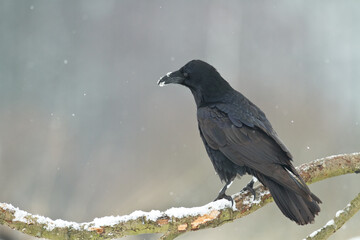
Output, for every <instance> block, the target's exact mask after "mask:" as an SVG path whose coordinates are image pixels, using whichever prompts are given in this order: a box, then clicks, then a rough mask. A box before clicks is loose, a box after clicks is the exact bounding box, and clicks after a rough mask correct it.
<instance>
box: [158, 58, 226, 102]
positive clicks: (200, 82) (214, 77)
mask: <svg viewBox="0 0 360 240" xmlns="http://www.w3.org/2000/svg"><path fill="white" fill-rule="evenodd" d="M170 83H177V84H180V85H183V86H186V87H188V88H189V89H190V90H191V92H192V93H193V95H194V98H195V102H196V104H197V106H201V105H203V104H207V103H211V102H217V101H219V99H220V98H221V97H222V96H223V95H224V94H226V93H227V92H228V91H229V90H230V89H232V88H231V87H230V85H229V84H228V83H227V82H226V81H225V80H224V79H223V78H222V77H221V76H220V74H219V73H218V72H217V71H216V69H215V68H214V67H213V66H211V65H210V64H208V63H206V62H204V61H201V60H192V61H190V62H188V63H187V64H185V66H183V67H181V68H180V69H179V70H177V71H174V72H169V73H167V74H166V75H165V76H163V77H162V78H160V79H159V81H158V85H159V86H161V87H163V86H165V85H167V84H170Z"/></svg>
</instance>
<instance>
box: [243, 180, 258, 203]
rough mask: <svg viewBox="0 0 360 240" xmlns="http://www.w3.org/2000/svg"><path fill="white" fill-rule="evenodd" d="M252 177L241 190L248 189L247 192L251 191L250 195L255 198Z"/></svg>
mask: <svg viewBox="0 0 360 240" xmlns="http://www.w3.org/2000/svg"><path fill="white" fill-rule="evenodd" d="M254 183H255V181H254V178H253V179H251V181H250V182H249V183H248V184H247V185H246V186H245V187H244V188H243V189H242V190H243V191H245V190H248V191H249V192H251V193H252V195H253V196H254V200H255V199H256V192H255V189H254Z"/></svg>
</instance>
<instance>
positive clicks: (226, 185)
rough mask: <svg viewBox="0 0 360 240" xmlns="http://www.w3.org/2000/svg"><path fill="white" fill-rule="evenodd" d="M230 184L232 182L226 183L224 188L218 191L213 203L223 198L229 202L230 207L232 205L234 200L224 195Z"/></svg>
mask: <svg viewBox="0 0 360 240" xmlns="http://www.w3.org/2000/svg"><path fill="white" fill-rule="evenodd" d="M232 183H233V180H232V181H227V182H226V184H225V186H224V187H223V188H222V189H221V190H220V192H219V195H218V196H217V198H215V200H214V202H215V201H217V200H220V199H223V198H225V199H227V200H229V201H230V202H231V206H232V205H234V200H233V199H232V197H231V196H229V195H226V194H225V192H226V190H227V189H228V188H229V187H230V185H231V184H232Z"/></svg>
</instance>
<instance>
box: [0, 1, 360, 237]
mask: <svg viewBox="0 0 360 240" xmlns="http://www.w3.org/2000/svg"><path fill="white" fill-rule="evenodd" d="M359 23H360V2H359V1H356V0H353V1H333V0H330V1H300V0H294V1H237V0H232V1H230V0H229V1H205V0H199V1H180V0H174V1H164V0H163V1H161V0H154V1H146V0H137V1H133V0H122V1H115V0H106V1H96V0H91V1H90V0H86V1H85V0H83V1H34V0H17V1H11V0H0V183H1V184H0V202H7V203H11V204H13V205H14V206H17V207H19V208H20V209H23V210H25V211H28V212H30V213H34V214H40V215H45V216H47V217H50V218H52V219H57V218H61V219H65V220H71V221H77V222H85V221H91V220H93V218H95V217H102V216H107V215H125V214H130V213H131V212H133V211H135V210H143V211H149V210H152V209H158V210H166V209H167V208H170V207H180V206H184V207H192V206H201V205H204V204H206V203H208V202H210V201H212V200H213V199H214V198H215V197H216V196H217V194H218V191H219V190H220V188H221V187H222V186H223V184H222V183H221V182H220V180H219V178H218V176H216V175H215V174H214V173H215V171H214V169H213V167H212V164H211V162H210V160H209V158H208V156H207V154H206V152H205V149H204V146H203V143H202V142H201V139H200V136H199V133H198V129H197V121H196V108H195V103H194V100H193V97H192V95H191V93H190V91H189V90H188V89H185V88H184V87H181V86H176V85H171V86H167V87H166V88H159V87H158V86H157V84H156V82H157V80H158V79H159V78H160V77H161V76H163V75H164V74H166V73H167V72H169V71H173V70H176V69H179V68H180V67H181V66H183V65H184V64H185V63H186V62H188V61H189V60H192V59H202V60H204V61H207V62H209V63H210V64H212V65H213V66H214V67H215V68H217V70H218V71H219V72H220V74H221V75H222V76H223V77H224V78H225V79H226V80H228V81H229V82H230V84H231V85H232V86H233V87H234V88H235V89H237V90H239V91H240V92H242V93H243V94H244V95H245V96H247V97H248V98H249V99H250V100H251V101H253V102H254V103H255V104H256V105H258V106H259V107H260V108H261V109H262V110H263V111H264V112H265V113H266V115H267V117H268V119H269V120H270V121H271V123H272V125H273V127H274V129H275V130H276V131H277V133H278V135H279V136H280V138H281V139H282V140H283V142H284V143H285V144H286V146H287V147H288V148H289V150H290V151H291V152H292V154H293V156H294V165H295V166H298V165H300V164H301V163H305V162H309V161H312V160H314V159H317V158H322V157H326V156H330V155H334V154H341V153H352V152H357V151H360V142H359V139H360V44H359V43H360V25H359ZM249 180H250V177H249V176H246V177H244V178H242V179H241V180H237V181H236V182H235V183H234V184H233V185H232V186H231V188H230V189H229V191H228V193H231V194H232V193H235V192H238V191H239V190H241V189H242V188H243V187H244V185H245V184H246V183H247V182H248V181H249ZM359 181H360V179H359V176H358V175H354V174H352V175H348V176H341V177H336V178H331V179H327V180H325V181H322V182H319V183H316V184H313V185H311V186H310V188H311V190H312V191H313V192H314V193H315V194H316V195H317V196H319V197H320V198H321V199H322V201H323V204H322V205H321V208H322V211H321V212H320V215H319V216H318V217H317V218H316V219H315V220H316V221H315V224H312V225H308V226H302V227H301V226H298V225H296V224H295V223H294V222H291V221H290V220H288V219H287V218H285V217H284V216H283V215H282V213H281V212H280V210H279V209H278V208H277V207H276V205H275V204H269V205H268V206H266V207H264V208H262V209H260V210H259V211H257V212H255V213H253V214H251V215H249V216H247V217H245V218H242V219H239V220H236V221H234V222H233V223H228V224H225V225H223V226H221V227H218V228H215V229H208V230H201V231H198V232H191V233H187V234H184V235H182V236H180V237H179V239H184V240H185V239H240V238H242V239H265V238H266V239H302V238H304V237H305V236H307V235H308V234H310V233H312V232H313V231H314V230H316V229H318V228H320V227H321V226H323V225H324V224H326V223H327V221H328V220H329V219H330V218H332V217H333V216H334V215H335V213H336V211H338V210H339V209H342V208H344V207H345V206H346V204H347V203H348V202H349V201H350V200H351V199H352V198H353V197H354V196H355V195H356V194H357V193H358V192H359V190H360V185H359ZM359 224H360V214H357V215H356V216H354V217H353V218H352V219H351V220H350V221H349V222H347V223H346V224H345V226H344V227H343V228H342V229H341V230H339V231H338V232H337V233H335V234H334V235H333V237H332V239H349V238H351V237H355V236H359V235H360V229H359ZM1 232H3V233H8V234H12V235H14V239H33V238H30V237H27V236H25V235H22V234H19V233H16V232H14V231H11V230H9V229H8V228H6V227H0V233H1ZM159 236H160V235H142V236H134V237H127V238H125V239H127V240H133V239H157V238H159Z"/></svg>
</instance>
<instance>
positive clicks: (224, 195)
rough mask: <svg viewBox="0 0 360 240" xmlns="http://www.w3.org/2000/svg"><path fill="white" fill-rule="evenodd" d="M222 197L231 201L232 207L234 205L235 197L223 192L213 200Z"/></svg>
mask: <svg viewBox="0 0 360 240" xmlns="http://www.w3.org/2000/svg"><path fill="white" fill-rule="evenodd" d="M220 199H226V200H228V201H230V202H231V207H232V206H233V205H234V199H233V198H232V197H231V196H229V195H226V194H221V195H219V196H217V198H215V200H214V201H213V202H215V201H217V200H220Z"/></svg>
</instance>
